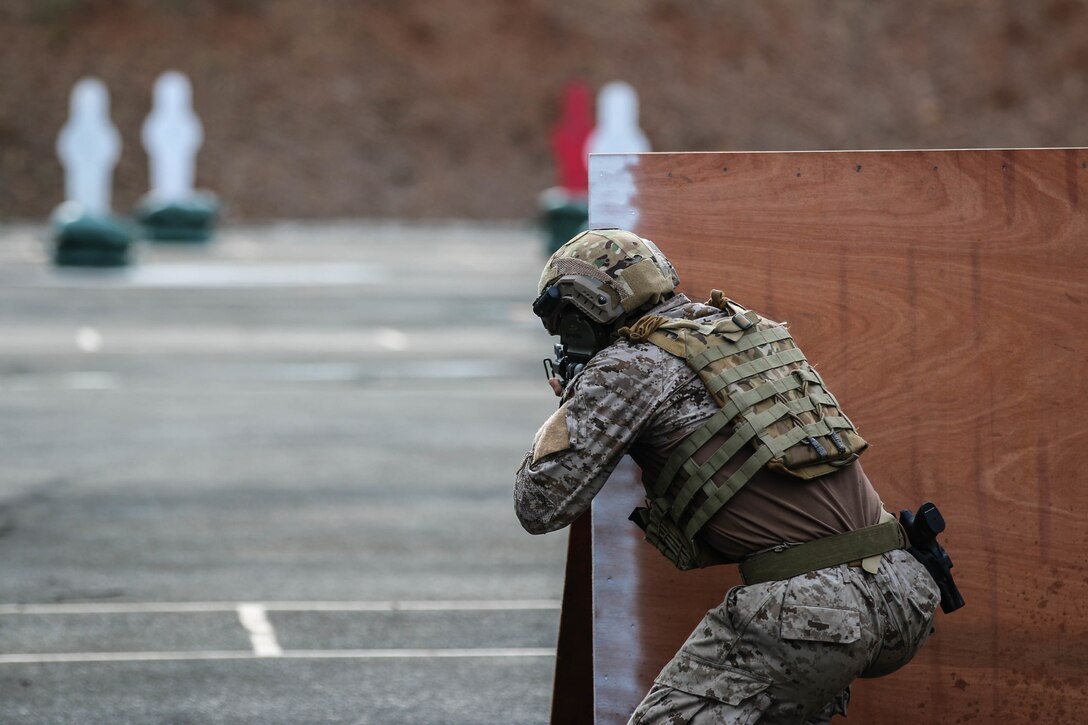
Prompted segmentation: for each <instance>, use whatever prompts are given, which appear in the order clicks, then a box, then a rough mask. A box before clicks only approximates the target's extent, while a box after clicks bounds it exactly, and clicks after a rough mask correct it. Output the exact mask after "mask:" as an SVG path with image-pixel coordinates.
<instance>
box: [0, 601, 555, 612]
mask: <svg viewBox="0 0 1088 725" xmlns="http://www.w3.org/2000/svg"><path fill="white" fill-rule="evenodd" d="M252 604H255V605H257V606H260V607H262V608H263V609H264V610H265V611H266V612H478V611H514V610H534V609H539V610H546V609H560V608H561V607H562V602H560V601H559V600H558V599H445V600H444V599H420V600H406V599H400V600H397V599H390V600H371V601H344V602H335V601H315V602H302V601H283V602H252ZM238 606H239V604H238V603H237V602H65V603H61V604H0V615H5V614H8V615H11V614H187V613H204V612H235V611H237V609H238Z"/></svg>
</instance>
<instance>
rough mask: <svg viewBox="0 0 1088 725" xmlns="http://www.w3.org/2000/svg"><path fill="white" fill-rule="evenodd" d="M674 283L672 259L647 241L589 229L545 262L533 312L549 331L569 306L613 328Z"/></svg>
mask: <svg viewBox="0 0 1088 725" xmlns="http://www.w3.org/2000/svg"><path fill="white" fill-rule="evenodd" d="M679 284H680V278H679V277H678V276H677V274H676V270H675V269H673V266H672V263H671V262H669V260H668V259H667V258H666V257H665V255H664V254H662V253H661V250H660V249H658V248H657V245H655V244H654V243H653V242H651V241H650V240H648V239H643V238H642V237H640V236H638V235H637V234H634V233H633V232H628V231H624V230H622V229H591V230H589V231H585V232H581V233H580V234H578V235H577V236H575V237H574V238H573V239H571V240H570V241H569V242H567V243H566V244H564V245H563V246H561V247H560V248H559V249H558V250H556V252H555V254H553V255H552V256H551V258H550V259H549V260H548V263H547V264H546V265H545V266H544V271H543V273H542V274H541V275H540V284H539V285H538V287H537V293H538V294H539V296H538V297H537V299H536V302H534V303H533V311H534V312H535V313H536V314H537V315H538V316H539V317H540V318H541V319H542V320H543V322H544V326H545V327H546V328H547V329H548V332H550V333H551V334H553V335H557V334H559V333H558V327H557V326H558V323H559V320H560V319H561V317H562V313H563V312H564V311H565V310H567V309H569V308H570V307H573V308H575V309H577V310H578V311H579V312H581V313H582V314H583V315H585V316H586V317H588V318H589V319H590V320H592V321H593V322H595V323H597V324H600V325H604V326H606V327H610V328H614V327H618V326H619V325H618V324H617V323H623V322H624V321H625V320H627V319H628V318H630V317H631V316H633V315H634V314H637V313H639V312H641V311H643V310H644V309H647V308H649V307H652V306H653V305H656V304H658V303H659V302H661V300H663V299H665V298H666V297H668V296H669V295H670V294H671V293H672V291H673V290H675V289H676V287H677V286H678V285H679Z"/></svg>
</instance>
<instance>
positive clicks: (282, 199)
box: [0, 0, 1088, 219]
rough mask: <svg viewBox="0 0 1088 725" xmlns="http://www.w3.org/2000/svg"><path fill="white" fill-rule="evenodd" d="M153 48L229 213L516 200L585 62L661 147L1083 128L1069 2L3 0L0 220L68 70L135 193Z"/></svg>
mask: <svg viewBox="0 0 1088 725" xmlns="http://www.w3.org/2000/svg"><path fill="white" fill-rule="evenodd" d="M168 69H177V70H181V71H184V72H185V73H187V74H188V75H189V76H190V78H191V80H192V82H193V87H194V104H195V108H196V111H197V113H198V114H199V116H200V117H201V119H202V121H203V124H204V131H205V145H204V147H203V149H202V150H201V153H200V156H199V161H198V181H199V185H200V186H202V187H206V188H209V189H212V190H214V191H216V192H217V193H218V194H220V196H222V197H223V199H224V200H225V201H226V202H227V204H228V208H229V210H230V217H231V218H233V219H259V218H282V217H303V218H305V217H406V218H476V219H483V218H504V219H509V218H524V217H528V216H531V215H533V214H534V213H535V209H536V203H537V202H536V197H537V194H538V193H539V192H540V191H541V190H542V189H543V188H545V187H546V186H548V185H550V184H551V183H552V181H553V178H554V169H553V167H552V162H551V155H550V150H549V142H548V134H549V130H550V128H551V126H552V125H553V124H554V123H555V121H556V118H557V115H558V111H559V99H560V94H561V92H562V88H563V86H564V85H565V84H566V83H567V82H568V81H571V80H573V79H579V78H580V79H583V80H585V81H587V82H588V83H589V84H591V85H592V86H593V87H594V88H598V87H600V86H601V85H602V84H603V83H605V82H607V81H610V80H625V81H627V82H629V83H631V84H632V85H634V86H635V87H636V89H637V90H638V91H639V94H640V101H641V107H642V127H643V129H644V130H645V132H646V134H647V135H648V136H649V138H650V140H651V143H652V144H653V146H654V149H655V150H659V151H705V150H781V149H839V148H924V147H977V146H982V147H1004V146H1067V145H1088V98H1086V91H1088V0H1040V1H1039V2H1017V1H1016V0H977V1H969V0H963V1H955V0H924V1H921V0H920V1H919V2H912V3H891V2H884V3H873V2H865V1H863V0H841V1H839V2H833V1H831V0H812V1H810V2H801V1H800V0H798V1H796V2H789V1H787V0H764V1H762V2H754V1H753V2H736V1H726V0H718V1H714V0H700V1H699V2H695V1H691V2H677V1H676V0H624V1H623V2H616V1H615V0H577V1H564V0H472V1H471V2H456V1H455V0H430V1H424V0H320V1H314V2H299V1H298V0H0V219H11V218H40V217H43V216H45V215H46V214H48V213H49V211H50V210H51V209H52V208H53V207H54V206H55V205H56V204H57V203H58V202H60V201H61V195H62V189H63V181H62V175H61V168H60V165H59V163H58V162H57V160H56V153H55V151H54V144H55V140H56V136H57V133H58V132H59V130H60V128H61V126H62V125H63V124H64V122H65V118H66V116H67V106H68V94H69V92H70V90H71V87H72V85H73V84H74V83H75V82H76V81H77V80H78V79H79V78H81V77H82V76H85V75H96V76H98V77H100V78H102V79H103V80H104V81H105V82H106V83H107V84H108V86H109V88H110V91H111V97H112V116H113V120H114V123H115V124H116V125H117V126H118V128H119V130H120V132H121V135H122V138H123V140H124V150H123V152H122V157H121V160H120V163H119V165H118V167H117V169H116V173H115V177H114V178H115V186H114V207H115V208H116V209H118V210H122V211H124V210H128V209H130V208H131V206H132V204H133V202H134V201H135V200H136V199H137V198H138V197H139V196H140V194H142V193H143V192H144V191H146V189H147V163H146V156H145V154H144V151H143V149H142V147H141V146H140V142H139V138H140V125H141V123H142V121H143V119H144V117H145V116H146V115H147V113H148V112H149V110H150V100H151V86H152V83H153V82H154V80H155V78H156V77H157V76H158V75H159V74H160V73H162V72H163V71H165V70H168Z"/></svg>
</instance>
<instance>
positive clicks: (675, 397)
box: [514, 285, 939, 724]
mask: <svg viewBox="0 0 1088 725" xmlns="http://www.w3.org/2000/svg"><path fill="white" fill-rule="evenodd" d="M542 286H543V285H542ZM647 314H654V315H661V316H664V317H666V318H671V319H686V320H703V319H705V318H712V317H714V316H716V315H717V316H720V315H721V310H720V309H718V308H716V307H711V306H708V305H704V304H698V303H692V302H691V301H689V300H688V299H687V298H686V297H684V296H683V295H676V296H675V297H673V298H672V299H669V300H667V301H665V302H663V303H661V304H658V305H657V306H656V307H654V308H653V309H651V310H649V311H648V312H647ZM718 410H719V406H718V405H717V404H716V403H715V402H714V400H713V399H712V398H711V396H710V394H709V393H708V391H707V389H706V387H705V385H704V384H703V382H702V381H701V380H700V379H699V377H698V376H697V375H696V374H695V373H694V372H693V371H692V370H691V369H689V368H688V366H687V365H686V364H685V361H684V360H683V359H682V358H679V357H676V356H674V355H672V354H669V353H668V352H666V351H665V350H663V349H661V348H660V347H657V346H655V345H653V344H649V343H645V342H642V343H632V342H630V341H628V340H625V339H618V340H616V341H615V342H613V343H612V344H610V345H608V346H607V347H605V348H604V349H602V350H601V351H599V352H597V353H596V354H595V355H594V356H593V357H592V359H590V360H589V362H588V364H587V365H586V367H585V369H584V370H583V371H582V372H581V373H580V374H579V375H577V376H576V377H575V378H574V379H573V380H572V381H570V383H569V384H568V385H567V386H566V388H565V390H564V392H563V396H562V398H561V403H560V407H559V409H558V410H557V411H556V412H555V414H554V415H552V416H551V418H549V419H548V421H547V422H545V424H544V425H543V426H542V427H541V429H540V431H539V432H538V433H537V435H536V437H535V439H534V441H533V447H532V450H531V451H529V453H528V454H527V455H526V457H525V459H524V461H523V462H522V465H521V467H520V468H519V470H518V472H517V477H516V482H515V488H514V496H515V509H516V512H517V515H518V518H519V520H520V521H521V523H522V525H523V526H524V528H525V529H526V530H527V531H529V532H530V533H534V534H542V533H546V532H549V531H554V530H557V529H560V528H563V527H565V526H568V525H570V524H571V523H572V522H573V521H574V520H575V519H576V518H578V516H580V515H581V514H582V513H583V512H585V511H586V509H588V508H589V507H590V504H591V501H592V499H593V497H594V496H595V495H596V494H597V492H598V491H600V489H601V487H602V486H603V485H604V483H605V481H606V480H607V479H608V477H609V475H610V474H611V473H612V471H613V469H614V468H615V466H616V465H617V463H618V462H619V460H620V459H621V458H622V457H623V456H624V455H625V454H630V455H631V456H632V457H633V458H634V459H635V461H636V463H638V464H639V466H640V467H641V468H642V470H643V476H644V477H652V476H654V475H656V473H657V472H658V471H660V470H661V468H662V466H663V465H664V462H665V461H666V459H667V457H668V453H669V451H670V450H672V449H673V448H674V447H675V446H677V444H679V443H680V442H681V441H683V440H684V439H685V438H687V437H688V436H689V435H690V434H691V433H692V432H693V431H695V430H697V429H698V428H700V427H701V425H702V424H703V422H704V421H706V420H707V419H708V418H709V417H710V416H711V415H713V414H714V413H716V412H717V411H718ZM786 479H788V481H786ZM808 492H812V498H811V500H809V499H806V498H805V496H807V495H808ZM821 497H822V498H821ZM837 497H845V498H850V502H849V504H848V505H844V507H843V510H837V509H836V508H835V505H834V504H835V503H836V501H837ZM851 497H852V498H851ZM752 512H758V513H759V516H755V515H750V513H752ZM880 517H881V507H880V503H879V500H878V499H877V498H876V495H875V492H873V490H872V487H871V485H870V484H869V482H868V479H867V478H865V475H864V472H863V471H862V470H861V465H860V463H855V464H853V465H851V466H849V467H848V468H847V469H845V470H844V471H843V472H841V473H835V474H832V475H828V476H823V477H820V478H816V479H813V480H812V481H811V482H808V481H800V480H797V479H794V478H792V477H789V476H785V475H783V474H780V473H774V472H770V471H766V470H764V471H761V472H760V474H759V476H757V477H756V478H753V479H752V481H751V482H750V483H749V484H747V485H746V486H745V487H744V488H742V489H741V491H740V492H739V493H738V494H737V496H736V497H735V498H734V499H733V500H732V501H731V502H730V503H729V504H727V505H726V507H725V508H724V509H723V510H722V512H721V515H720V516H717V517H715V520H714V521H712V522H711V523H712V526H708V529H714V532H715V533H716V537H717V540H718V541H721V542H725V543H723V544H722V545H720V546H718V547H716V548H717V549H718V553H719V554H720V555H721V556H722V559H723V560H725V561H736V560H737V559H738V553H737V551H730V548H731V547H730V546H729V544H732V545H733V546H732V549H736V548H737V546H738V544H737V541H738V540H739V541H740V542H741V543H740V544H739V546H740V549H739V551H746V553H753V552H755V551H759V550H761V549H763V548H766V547H771V546H775V545H776V544H780V543H782V542H786V541H807V540H810V539H812V538H819V537H822V536H831V535H834V534H837V533H841V532H843V531H849V530H853V529H856V528H862V527H868V526H872V525H874V524H876V523H877V522H878V520H880ZM799 530H801V531H803V533H797V532H798V531H799ZM711 541H712V542H715V543H717V542H716V541H715V538H714V537H711ZM748 547H751V548H750V549H749V548H748ZM866 561H867V562H869V560H866ZM854 564H855V565H849V564H841V565H837V566H833V567H828V568H825V569H819V570H816V571H811V572H808V573H805V574H802V575H799V576H794V577H793V578H790V579H785V580H777V581H767V582H763V583H759V584H752V585H749V586H741V587H735V588H733V589H731V590H730V591H729V592H728V593H727V595H726V597H725V601H724V602H723V603H722V605H721V606H720V607H718V608H716V609H713V610H711V611H709V612H707V614H706V616H705V617H704V618H703V620H702V621H701V622H700V623H699V625H698V626H697V627H696V628H695V630H694V631H693V633H692V634H691V636H690V637H689V639H688V641H687V642H686V643H685V644H684V646H683V647H682V648H681V649H680V651H679V652H678V653H677V654H676V656H675V657H674V658H673V659H672V661H671V662H669V663H668V664H667V665H666V666H665V667H664V669H663V670H662V671H661V673H660V674H659V675H658V677H657V679H656V681H655V684H654V686H653V687H652V689H651V690H650V692H649V693H648V694H647V696H646V698H645V699H644V700H643V702H642V704H641V705H639V707H638V709H637V710H636V712H635V714H634V715H633V716H632V718H631V722H632V723H670V724H672V723H689V722H690V723H753V722H757V721H758V722H762V723H804V722H826V721H828V720H829V719H830V717H831V716H832V715H834V714H836V713H841V714H845V712H846V704H847V701H848V699H849V685H850V683H851V682H852V681H853V680H854V679H855V678H856V677H870V676H879V675H882V674H886V673H888V672H891V671H892V670H894V669H896V668H898V667H900V666H902V665H903V664H905V663H906V662H907V661H909V660H910V658H911V657H912V656H913V655H914V653H915V652H916V651H917V649H918V647H920V646H921V644H922V643H923V642H924V640H925V639H926V637H927V636H928V634H929V632H930V627H931V623H932V620H933V617H934V614H935V611H936V605H937V601H938V600H939V596H938V591H937V587H936V585H935V584H934V582H933V580H932V579H931V578H930V576H929V574H928V573H927V572H926V570H925V568H924V567H923V566H922V565H921V564H919V563H918V562H917V561H916V560H915V559H914V557H912V556H911V555H910V554H909V553H907V552H906V551H904V550H902V549H899V550H894V551H889V552H887V553H885V554H883V555H881V556H880V557H879V559H876V558H875V557H874V559H873V560H872V562H871V563H870V565H868V566H867V568H868V569H870V570H872V571H867V569H866V568H862V567H861V566H857V565H856V564H857V562H854Z"/></svg>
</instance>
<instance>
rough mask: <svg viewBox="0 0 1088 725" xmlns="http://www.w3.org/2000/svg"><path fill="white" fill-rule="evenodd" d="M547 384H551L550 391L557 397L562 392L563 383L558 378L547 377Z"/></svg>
mask: <svg viewBox="0 0 1088 725" xmlns="http://www.w3.org/2000/svg"><path fill="white" fill-rule="evenodd" d="M548 385H550V386H552V391H553V392H554V393H555V394H556V396H557V397H558V396H560V395H562V394H563V383H562V382H560V380H559V378H548Z"/></svg>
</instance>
